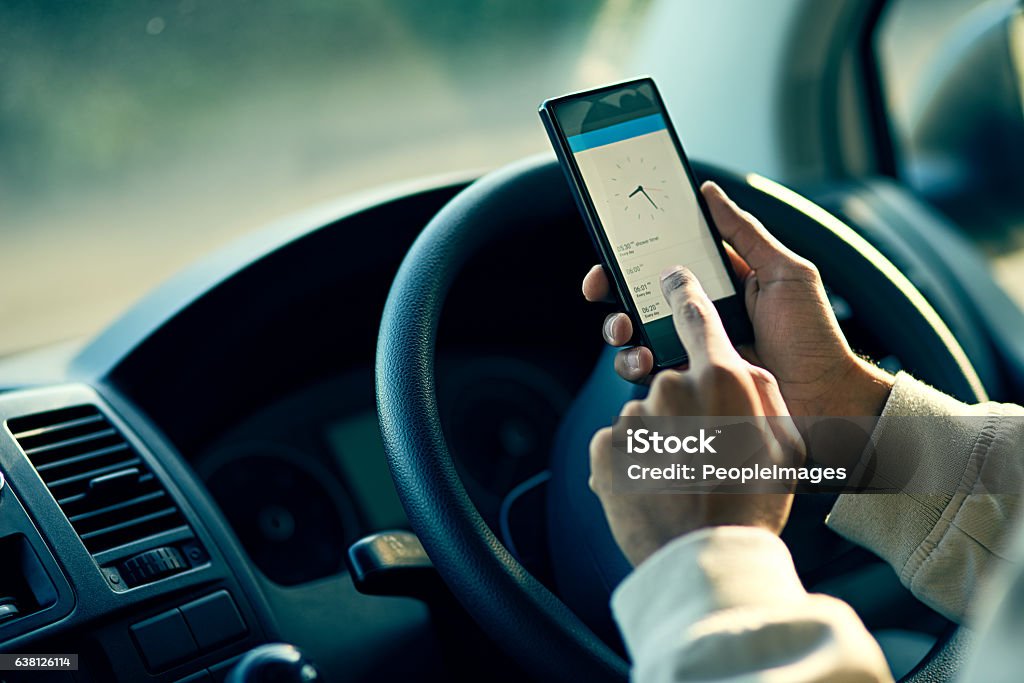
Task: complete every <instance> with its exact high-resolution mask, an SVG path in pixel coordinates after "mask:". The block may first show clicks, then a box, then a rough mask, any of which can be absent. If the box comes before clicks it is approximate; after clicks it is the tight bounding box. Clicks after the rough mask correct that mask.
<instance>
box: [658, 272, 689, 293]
mask: <svg viewBox="0 0 1024 683" xmlns="http://www.w3.org/2000/svg"><path fill="white" fill-rule="evenodd" d="M691 277H692V273H690V271H689V270H687V269H686V268H684V267H682V266H669V267H668V268H666V269H665V270H663V271H661V289H662V291H663V292H671V291H674V290H676V289H679V288H680V287H682V286H683V285H685V284H686V281H687V280H689V279H690V278H691Z"/></svg>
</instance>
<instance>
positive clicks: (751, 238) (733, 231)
mask: <svg viewBox="0 0 1024 683" xmlns="http://www.w3.org/2000/svg"><path fill="white" fill-rule="evenodd" d="M700 191H701V194H703V195H704V200H705V201H706V202H707V204H708V209H709V210H710V211H711V217H712V218H713V219H714V221H715V226H716V227H717V228H718V232H719V233H721V235H722V237H723V238H724V239H725V241H727V242H728V243H729V244H731V245H732V246H733V248H734V249H735V250H736V253H737V254H739V256H740V257H741V258H742V259H743V260H744V261H746V262H747V263H748V264H749V265H750V267H751V268H753V269H754V270H756V271H762V270H765V269H767V268H771V267H772V266H775V265H779V264H780V263H782V262H783V261H785V260H787V259H790V258H793V257H794V256H795V255H794V254H793V253H792V252H790V251H789V249H787V248H786V247H785V246H783V244H782V242H779V240H777V239H776V238H775V237H774V236H773V235H772V234H771V233H770V232H768V229H767V228H765V227H764V225H762V224H761V221H759V220H757V218H755V217H754V216H753V215H752V214H750V213H748V212H746V211H744V210H743V209H741V208H740V207H739V206H738V205H737V204H736V202H734V201H733V200H732V199H730V198H729V196H728V195H726V194H725V191H724V190H723V189H722V188H721V187H719V186H718V185H717V184H716V183H714V182H712V181H708V182H706V183H704V184H703V185H702V186H701V188H700Z"/></svg>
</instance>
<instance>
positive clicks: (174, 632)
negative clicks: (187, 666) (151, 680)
mask: <svg viewBox="0 0 1024 683" xmlns="http://www.w3.org/2000/svg"><path fill="white" fill-rule="evenodd" d="M131 631H132V636H133V637H134V638H135V642H136V643H137V644H138V646H139V651H140V652H142V657H143V658H144V659H145V660H146V667H147V668H148V669H149V670H150V671H153V672H156V671H162V670H164V669H168V668H170V667H171V666H173V665H175V664H179V663H181V662H184V661H185V660H187V659H190V658H191V657H194V656H196V655H197V654H199V647H198V646H197V645H196V641H195V639H194V638H192V633H191V632H189V630H188V626H186V625H185V618H184V617H182V616H181V612H179V611H178V610H176V609H174V610H171V611H170V612H164V613H163V614H158V615H157V616H155V617H153V618H152V619H147V620H145V621H140V622H139V623H137V624H135V625H134V626H132V628H131Z"/></svg>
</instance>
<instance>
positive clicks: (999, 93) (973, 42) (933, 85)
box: [875, 0, 1024, 304]
mask: <svg viewBox="0 0 1024 683" xmlns="http://www.w3.org/2000/svg"><path fill="white" fill-rule="evenodd" d="M875 47H876V50H877V54H876V56H877V63H878V64H879V68H880V74H879V76H880V79H881V83H882V90H883V99H884V102H885V105H886V109H887V113H888V116H889V121H890V128H891V132H892V137H893V143H894V146H895V150H894V151H895V154H896V158H897V167H898V171H899V174H900V176H901V178H902V180H903V181H904V182H905V183H906V184H907V185H908V186H909V187H910V188H911V189H912V190H913V191H915V192H916V193H917V194H918V195H919V196H921V197H923V198H924V199H925V200H927V201H929V202H931V203H932V204H933V205H934V206H936V207H937V208H939V209H940V210H942V211H943V212H945V213H946V214H947V215H948V216H949V217H950V218H952V219H953V220H954V221H955V222H956V223H957V224H958V225H959V226H960V227H961V228H963V230H964V231H965V234H967V235H968V236H969V237H970V238H971V239H972V240H973V241H975V242H976V243H977V244H978V245H979V247H980V248H981V249H982V250H983V252H984V253H986V254H987V255H988V257H989V258H990V260H991V263H992V266H993V270H994V272H995V274H996V277H997V279H998V280H1000V282H1001V284H1002V285H1003V286H1004V287H1005V288H1006V289H1007V291H1008V292H1009V293H1010V295H1011V296H1012V297H1013V298H1015V299H1016V300H1017V301H1018V303H1021V304H1024V192H1022V191H1021V189H1020V188H1021V185H1022V183H1024V87H1022V84H1024V81H1022V74H1024V71H1022V66H1024V15H1022V7H1021V3H1020V2H1016V1H1011V0H987V1H986V0H891V2H890V3H889V4H888V6H887V7H886V8H885V10H884V12H883V14H882V16H881V19H880V24H879V27H878V32H877V34H876V41H875Z"/></svg>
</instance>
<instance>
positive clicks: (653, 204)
mask: <svg viewBox="0 0 1024 683" xmlns="http://www.w3.org/2000/svg"><path fill="white" fill-rule="evenodd" d="M640 191H641V192H643V193H644V196H645V197H647V201H649V202H650V203H651V206H653V207H654V208H655V209H657V208H658V205H657V204H655V203H654V200H653V199H651V195H649V194H647V191H646V190H644V189H643V188H640Z"/></svg>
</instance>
